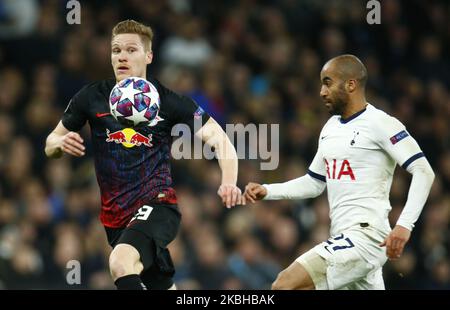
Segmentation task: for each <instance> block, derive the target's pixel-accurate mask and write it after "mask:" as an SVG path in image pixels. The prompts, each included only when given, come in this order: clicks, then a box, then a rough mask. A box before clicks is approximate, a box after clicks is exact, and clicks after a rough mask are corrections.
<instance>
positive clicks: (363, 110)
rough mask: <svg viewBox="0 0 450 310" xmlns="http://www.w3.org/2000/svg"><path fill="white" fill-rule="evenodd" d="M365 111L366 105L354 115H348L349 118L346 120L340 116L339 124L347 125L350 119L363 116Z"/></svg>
mask: <svg viewBox="0 0 450 310" xmlns="http://www.w3.org/2000/svg"><path fill="white" fill-rule="evenodd" d="M366 110H367V105H366V107H365V108H364V109H362V110H361V111H359V112H356V113H355V114H353V115H350V116H349V117H347V118H342V116H341V118H340V119H339V121H340V122H341V124H347V123H348V122H350V121H351V120H352V119H355V118H357V117H358V116H360V115H361V114H363V113H364V112H365V111H366Z"/></svg>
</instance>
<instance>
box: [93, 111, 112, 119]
mask: <svg viewBox="0 0 450 310" xmlns="http://www.w3.org/2000/svg"><path fill="white" fill-rule="evenodd" d="M108 115H111V113H109V112H106V113H96V114H95V116H96V117H98V118H100V117H105V116H108Z"/></svg>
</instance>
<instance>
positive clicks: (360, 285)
mask: <svg viewBox="0 0 450 310" xmlns="http://www.w3.org/2000/svg"><path fill="white" fill-rule="evenodd" d="M383 239H384V238H383V236H382V235H381V234H380V233H379V232H378V231H377V230H376V229H373V228H369V227H365V228H362V227H360V226H358V227H355V228H351V229H348V230H346V231H344V232H343V233H342V234H340V235H337V236H333V237H331V238H330V239H328V240H327V241H325V242H322V243H320V244H318V245H316V246H315V247H314V248H312V249H311V250H309V251H308V252H306V253H304V254H303V255H301V256H300V257H298V258H297V259H296V261H297V262H298V263H300V264H302V266H303V267H304V268H305V269H306V271H307V272H308V273H309V275H310V276H311V278H312V280H313V282H314V285H315V287H316V289H318V290H327V289H330V290H337V289H365V290H383V289H384V281H383V276H382V267H383V265H384V263H386V260H387V256H386V251H385V248H381V247H380V246H379V244H380V243H381V242H382V241H383Z"/></svg>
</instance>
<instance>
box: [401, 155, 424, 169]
mask: <svg viewBox="0 0 450 310" xmlns="http://www.w3.org/2000/svg"><path fill="white" fill-rule="evenodd" d="M421 157H425V154H424V153H423V152H420V153H417V154H416V155H413V156H411V157H410V158H409V159H408V160H407V161H405V163H404V164H403V165H402V168H403V169H406V168H408V166H409V165H410V164H411V163H412V162H413V161H415V160H416V159H419V158H421Z"/></svg>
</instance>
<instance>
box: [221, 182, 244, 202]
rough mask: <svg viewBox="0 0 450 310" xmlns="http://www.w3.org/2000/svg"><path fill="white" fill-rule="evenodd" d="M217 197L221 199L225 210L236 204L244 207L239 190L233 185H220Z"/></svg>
mask: <svg viewBox="0 0 450 310" xmlns="http://www.w3.org/2000/svg"><path fill="white" fill-rule="evenodd" d="M217 195H219V196H220V198H222V203H223V204H224V205H225V206H226V207H227V208H231V207H234V206H236V205H238V204H243V205H245V200H243V199H242V198H243V197H242V192H241V189H240V188H239V187H237V186H236V185H234V184H222V185H220V187H219V190H218V191H217Z"/></svg>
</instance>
